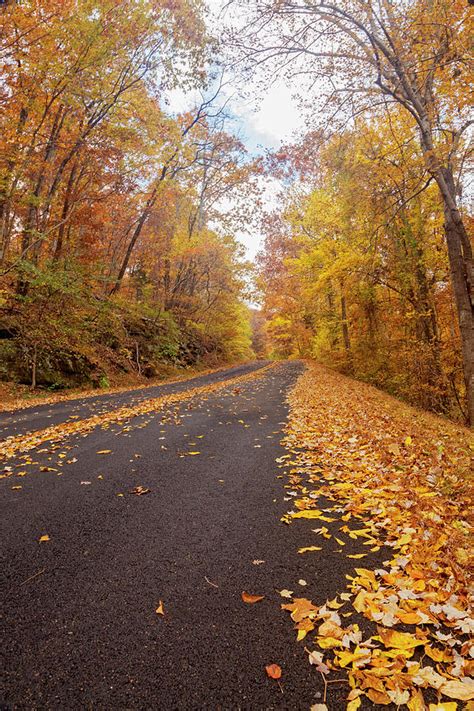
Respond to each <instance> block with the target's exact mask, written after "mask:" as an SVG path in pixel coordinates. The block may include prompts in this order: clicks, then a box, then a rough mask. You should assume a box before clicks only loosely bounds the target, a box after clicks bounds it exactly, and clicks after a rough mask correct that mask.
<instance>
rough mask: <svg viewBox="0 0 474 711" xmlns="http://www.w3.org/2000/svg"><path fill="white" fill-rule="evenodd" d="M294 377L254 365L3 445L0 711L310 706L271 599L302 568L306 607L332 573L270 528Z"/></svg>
mask: <svg viewBox="0 0 474 711" xmlns="http://www.w3.org/2000/svg"><path fill="white" fill-rule="evenodd" d="M302 370H303V366H302V364H301V363H298V362H290V363H284V364H278V365H276V366H274V367H271V368H268V367H264V368H262V369H261V370H260V371H258V372H255V373H245V374H243V375H238V376H236V377H232V378H230V379H229V380H228V381H226V382H219V383H207V384H205V385H202V386H197V387H193V388H192V389H190V390H184V391H183V392H181V393H175V394H171V395H166V396H163V397H158V398H155V399H146V400H144V401H142V402H141V403H139V404H138V405H135V406H133V405H132V406H127V405H122V406H121V407H119V408H118V409H117V410H115V411H114V410H111V411H108V412H106V413H104V414H102V415H98V416H92V417H85V418H84V419H83V420H80V419H79V420H77V421H73V424H72V425H71V424H70V423H68V424H64V423H62V424H59V425H55V426H53V427H51V428H49V429H47V430H45V431H40V432H35V433H34V434H32V435H25V436H24V443H23V445H21V444H20V443H21V436H17V437H16V438H14V439H13V440H7V442H6V444H5V443H4V444H3V445H2V446H3V449H2V452H3V455H4V456H5V455H7V457H9V458H8V459H7V460H6V463H5V468H4V475H6V476H4V478H3V479H2V480H1V481H0V485H1V487H2V489H3V492H2V519H1V520H2V541H3V546H2V548H3V556H2V557H3V563H2V566H3V571H4V573H3V576H2V579H3V585H2V587H3V595H4V619H3V623H4V640H5V641H4V645H3V654H4V662H3V666H4V675H3V676H4V684H3V686H4V690H3V692H2V694H3V695H2V698H1V701H2V703H3V704H5V705H6V708H58V709H59V708H61V709H78V708H94V709H97V708H100V709H102V708H103V709H106V708H163V709H164V708H166V709H182V708H196V709H198V708H209V709H211V708H213V709H216V708H308V706H309V705H311V703H317V702H318V699H320V698H321V681H320V680H319V679H318V677H319V676H320V675H319V674H318V673H317V672H316V671H315V670H314V668H312V667H310V666H309V665H307V663H306V662H305V661H304V659H305V657H306V653H305V651H304V649H303V646H298V645H295V644H294V632H293V630H292V629H291V626H290V625H288V623H287V620H286V618H285V616H284V615H283V614H282V613H281V611H280V604H281V602H282V600H281V597H280V595H279V593H278V591H279V590H280V589H283V588H288V587H291V588H292V589H293V590H294V589H295V586H296V587H298V585H299V583H298V580H299V579H301V578H302V576H303V577H304V574H305V569H306V572H307V577H308V581H309V580H310V578H311V580H313V581H314V582H313V583H312V584H311V583H310V585H309V586H308V588H306V591H305V592H308V590H311V587H312V586H313V593H314V594H316V593H315V592H314V591H315V588H314V585H316V586H318V585H319V584H323V585H324V588H325V594H326V593H327V594H330V593H331V590H332V589H333V588H334V592H335V591H336V589H337V585H338V584H339V587H340V586H341V584H342V580H343V575H344V573H343V570H342V567H341V570H340V571H339V572H338V570H334V569H332V570H331V580H328V578H327V575H328V574H329V571H326V575H325V577H324V580H323V578H321V579H319V574H320V573H318V575H317V576H315V574H314V563H313V564H310V563H309V562H306V561H305V560H301V556H295V550H296V549H297V547H298V545H300V544H302V542H303V539H302V538H301V535H302V534H301V533H298V530H299V529H297V528H296V527H294V528H293V527H290V528H288V527H287V526H286V525H285V523H284V522H282V521H281V520H280V519H281V517H282V516H283V515H284V513H285V511H286V510H287V504H285V502H284V500H283V498H284V489H283V481H282V477H283V470H282V469H281V468H280V467H279V466H278V465H277V464H276V461H275V460H276V459H278V458H279V457H281V455H282V454H283V453H284V449H283V448H282V445H281V444H280V440H281V439H282V435H283V428H284V426H285V421H286V417H287V404H286V395H287V392H288V390H289V388H290V387H291V386H292V384H293V383H294V382H295V380H296V378H297V376H298V374H299V373H301V372H302ZM46 440H48V441H46ZM13 448H14V449H15V451H13ZM319 566H320V568H321V566H322V567H324V566H323V564H322V563H319ZM311 570H313V572H312V573H311ZM318 580H320V582H318ZM303 582H304V581H303ZM301 590H303V588H301ZM244 591H245V592H247V593H249V594H258V595H262V596H264V599H263V600H261V601H259V602H258V604H246V603H245V602H243V600H242V592H244ZM273 663H275V664H278V665H279V666H280V667H281V668H282V669H283V670H284V677H282V679H281V681H275V680H274V679H272V678H270V677H269V676H268V674H266V673H265V667H266V666H268V665H271V664H273ZM341 698H342V697H341Z"/></svg>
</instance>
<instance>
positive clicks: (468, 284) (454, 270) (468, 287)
mask: <svg viewBox="0 0 474 711" xmlns="http://www.w3.org/2000/svg"><path fill="white" fill-rule="evenodd" d="M435 178H436V182H437V183H438V187H439V189H440V192H441V196H442V199H443V208H444V230H445V238H446V245H447V248H448V257H449V266H450V271H451V282H452V287H453V293H454V300H455V303H456V310H457V316H458V321H459V331H460V334H461V349H462V356H463V374H464V383H465V387H466V405H467V413H466V418H467V421H468V424H470V425H474V294H473V289H474V284H473V280H474V276H473V275H474V269H473V255H472V244H471V241H470V239H469V235H468V234H467V231H466V228H465V226H464V223H463V221H462V217H461V215H460V213H459V210H458V208H457V205H456V190H455V183H454V178H453V174H452V171H451V170H450V169H449V168H441V169H440V170H439V171H438V172H437V173H436V175H435Z"/></svg>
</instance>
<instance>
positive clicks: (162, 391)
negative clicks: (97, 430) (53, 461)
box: [0, 360, 268, 439]
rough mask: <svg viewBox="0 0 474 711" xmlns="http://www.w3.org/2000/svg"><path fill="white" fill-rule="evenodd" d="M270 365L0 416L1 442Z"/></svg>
mask: <svg viewBox="0 0 474 711" xmlns="http://www.w3.org/2000/svg"><path fill="white" fill-rule="evenodd" d="M266 365H268V361H264V360H259V361H252V362H250V363H243V364H241V365H236V366H234V367H233V368H226V369H223V370H218V371H216V372H214V373H208V374H207V375H197V376H195V377H194V378H189V379H187V380H184V381H176V382H171V383H165V384H163V385H152V386H149V387H144V388H136V389H134V390H128V391H125V392H120V393H105V394H102V395H96V396H93V397H87V398H77V399H76V400H62V401H59V402H56V403H52V404H48V405H32V406H31V407H25V408H23V409H21V410H12V411H9V410H5V411H2V412H0V438H2V439H3V438H6V437H11V436H15V435H19V434H26V433H27V432H35V431H37V430H41V429H44V428H46V427H50V426H51V425H57V424H59V423H61V422H66V421H67V420H70V419H71V418H76V417H81V418H84V417H90V416H91V415H97V414H101V413H103V412H107V411H109V410H110V409H111V408H113V407H120V406H122V405H136V404H138V403H140V402H143V401H144V400H146V399H148V398H153V397H159V396H160V395H169V394H170V393H176V392H184V391H185V390H188V389H189V388H190V387H193V386H196V385H206V384H208V383H218V382H222V381H224V380H228V379H229V378H234V377H236V376H239V375H244V374H245V373H250V372H252V371H254V370H259V369H260V368H263V367H264V366H266Z"/></svg>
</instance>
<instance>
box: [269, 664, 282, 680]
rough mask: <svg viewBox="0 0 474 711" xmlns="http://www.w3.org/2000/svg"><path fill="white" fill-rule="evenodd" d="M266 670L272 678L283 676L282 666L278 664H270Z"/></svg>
mask: <svg viewBox="0 0 474 711" xmlns="http://www.w3.org/2000/svg"><path fill="white" fill-rule="evenodd" d="M265 671H266V672H267V675H268V676H269V677H270V679H279V678H280V677H281V667H279V666H278V664H268V665H267V666H266V667H265Z"/></svg>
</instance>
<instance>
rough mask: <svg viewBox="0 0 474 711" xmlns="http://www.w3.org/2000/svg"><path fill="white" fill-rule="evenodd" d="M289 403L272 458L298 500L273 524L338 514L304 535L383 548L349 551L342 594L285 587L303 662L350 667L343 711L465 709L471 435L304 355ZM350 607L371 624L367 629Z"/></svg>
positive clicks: (471, 683) (471, 670) (473, 653)
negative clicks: (381, 556) (315, 596)
mask: <svg viewBox="0 0 474 711" xmlns="http://www.w3.org/2000/svg"><path fill="white" fill-rule="evenodd" d="M289 403H290V416H289V422H288V426H287V431H286V436H285V440H284V444H285V446H286V447H287V449H288V450H289V451H290V454H291V459H290V460H286V461H285V460H284V459H283V458H280V459H279V462H280V465H281V466H283V462H284V466H289V467H290V470H289V485H288V486H289V487H290V488H291V489H292V490H296V491H297V492H298V496H299V498H295V499H292V503H293V506H294V508H293V510H292V511H289V512H288V514H286V515H285V516H284V517H283V519H282V520H283V521H284V522H285V523H288V524H290V523H291V524H294V525H296V524H297V521H298V519H303V520H305V519H306V520H307V519H313V520H322V521H331V522H335V523H334V525H335V526H337V528H338V533H337V538H336V537H335V536H334V537H333V535H332V533H331V532H330V530H329V529H328V528H327V527H325V526H321V527H320V528H317V529H313V531H314V533H316V534H319V535H321V536H322V538H324V539H326V541H328V542H327V543H325V545H326V546H329V545H330V543H329V541H330V540H331V541H332V540H336V541H337V544H338V545H339V546H341V548H339V549H338V551H337V553H338V554H339V555H340V554H343V555H345V556H346V557H347V558H348V559H359V558H363V557H365V556H366V555H367V550H366V551H364V552H362V551H361V552H360V553H355V554H354V553H349V554H345V553H344V552H343V551H344V549H343V548H342V546H344V545H345V542H346V540H347V539H346V540H344V539H343V537H345V536H348V538H350V539H352V540H353V541H355V542H356V543H357V545H359V544H361V545H366V546H370V550H371V551H374V552H375V551H379V550H381V549H382V546H385V547H387V548H385V549H383V550H386V549H388V550H389V551H390V549H391V555H389V556H388V560H386V561H384V563H383V566H382V567H380V568H376V569H375V570H372V569H371V567H370V564H368V567H367V568H365V567H355V568H352V567H351V566H352V565H354V564H353V563H352V561H351V563H349V564H348V571H349V573H350V574H349V573H348V574H347V575H346V578H347V579H348V580H349V583H348V586H347V587H348V591H347V590H345V591H343V590H341V591H340V594H339V595H338V596H337V597H336V598H335V599H334V600H332V601H327V600H318V601H316V602H315V603H313V601H311V600H308V599H306V598H299V597H291V602H288V603H286V604H283V605H282V606H281V607H282V608H283V609H284V610H286V611H288V612H289V613H290V615H291V618H292V620H293V622H294V623H295V629H296V630H297V640H298V641H302V640H303V639H305V644H306V645H308V640H311V641H312V643H313V645H314V649H311V650H309V649H307V651H308V659H309V662H310V664H315V663H317V664H318V665H319V667H318V668H319V670H320V671H321V673H322V674H323V676H324V677H326V674H327V675H328V679H330V676H331V673H333V672H337V673H338V675H339V676H340V675H341V671H344V672H345V673H346V674H347V681H348V685H349V691H348V696H347V709H348V711H355V709H357V708H359V707H360V706H361V704H362V699H363V698H364V697H366V698H367V699H369V700H370V701H371V702H372V703H374V704H375V705H376V706H384V705H388V704H394V705H396V706H398V707H400V708H408V709H409V710H410V711H422V710H423V709H428V708H429V709H430V711H431V710H434V709H439V710H441V709H447V710H448V711H454V710H455V709H457V708H461V706H458V703H457V702H458V701H459V702H461V703H463V702H466V701H470V700H472V699H473V698H474V679H473V675H474V646H473V644H472V636H473V634H474V619H473V614H472V597H471V596H470V593H469V582H470V577H469V574H470V572H472V568H471V569H470V568H469V565H468V564H469V563H470V562H471V564H472V561H473V560H474V556H473V552H474V551H473V539H472V520H471V521H469V520H468V512H469V511H472V502H473V486H472V463H473V454H474V439H473V437H472V433H471V432H470V431H469V430H467V429H465V428H462V427H460V426H457V425H455V424H453V423H450V422H448V421H446V420H443V419H441V418H437V417H435V416H433V415H431V414H429V413H425V412H422V411H419V410H416V409H414V408H411V407H409V406H408V405H405V404H403V403H401V402H400V401H398V400H396V399H394V398H391V397H390V396H388V395H386V394H384V393H382V392H380V391H378V390H376V389H375V388H373V387H370V386H367V385H365V384H362V383H359V382H357V381H354V380H352V379H350V378H346V377H344V376H342V375H340V374H338V373H335V372H333V371H330V370H328V369H325V368H323V367H322V366H319V365H316V364H313V363H311V364H309V365H308V366H307V368H306V370H305V372H304V373H303V375H302V376H301V377H300V378H299V380H298V381H297V383H296V386H295V388H294V389H293V391H292V392H291V394H290V396H289ZM277 461H278V460H277ZM328 501H329V502H331V503H332V504H333V506H332V507H330V510H329V511H328V509H327V508H326V509H325V506H327V502H328ZM328 512H329V513H330V514H331V515H330V516H327V515H326V514H327V513H328ZM339 523H340V524H341V525H339ZM316 549H317V547H315V546H308V547H307V548H302V549H300V551H299V552H302V551H306V550H316ZM332 552H334V553H336V551H332ZM330 554H331V552H330V551H327V552H326V551H325V552H324V553H322V554H320V555H330ZM369 560H370V559H369ZM355 565H357V564H355ZM284 592H285V593H287V592H289V591H284ZM471 595H472V593H471ZM285 597H286V595H285ZM340 608H342V609H341V611H339V609H340ZM349 616H350V617H351V618H353V619H354V620H356V619H359V621H360V622H361V623H362V617H364V618H366V620H369V621H370V622H369V623H368V626H369V627H371V628H373V634H370V633H364V632H363V631H362V629H361V626H362V627H364V629H365V628H366V627H367V623H365V624H363V625H359V624H358V623H357V622H355V621H351V623H350V624H347V623H346V622H345V619H343V618H346V617H349ZM312 633H315V634H312ZM308 646H309V645H308ZM325 684H326V681H325ZM433 698H438V704H433V703H429V701H431V700H432V699H433ZM443 699H447V700H445V701H443ZM428 704H429V705H428ZM462 707H463V706H462ZM471 708H472V707H471Z"/></svg>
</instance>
